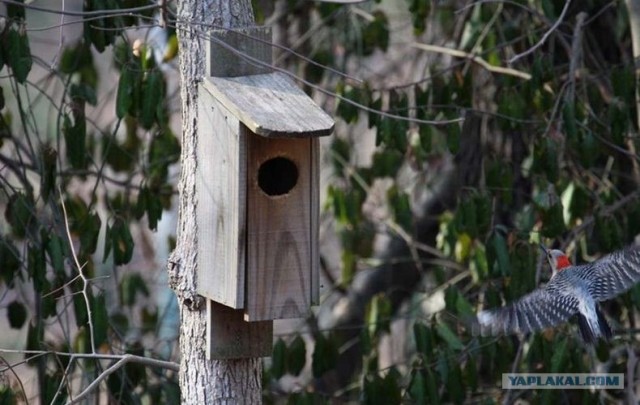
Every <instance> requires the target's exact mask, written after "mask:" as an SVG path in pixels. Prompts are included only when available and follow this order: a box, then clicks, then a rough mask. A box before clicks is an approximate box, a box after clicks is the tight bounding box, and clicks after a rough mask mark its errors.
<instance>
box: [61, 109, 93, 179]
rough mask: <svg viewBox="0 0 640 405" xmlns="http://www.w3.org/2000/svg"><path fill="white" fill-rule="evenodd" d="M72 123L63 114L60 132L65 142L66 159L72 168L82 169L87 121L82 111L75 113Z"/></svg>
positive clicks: (85, 156)
mask: <svg viewBox="0 0 640 405" xmlns="http://www.w3.org/2000/svg"><path fill="white" fill-rule="evenodd" d="M74 121H75V122H74V123H73V124H72V123H71V118H70V117H69V115H67V114H65V116H64V119H63V122H62V133H63V134H64V140H65V143H66V146H67V148H66V150H67V159H69V163H70V164H71V167H73V168H74V169H84V167H85V166H86V162H87V149H86V138H87V122H86V120H85V117H84V113H81V114H80V113H79V114H75V116H74Z"/></svg>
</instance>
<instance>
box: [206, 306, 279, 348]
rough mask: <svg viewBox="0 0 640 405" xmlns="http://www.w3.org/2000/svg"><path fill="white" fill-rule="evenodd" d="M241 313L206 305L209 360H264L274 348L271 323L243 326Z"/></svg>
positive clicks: (263, 322)
mask: <svg viewBox="0 0 640 405" xmlns="http://www.w3.org/2000/svg"><path fill="white" fill-rule="evenodd" d="M243 317H244V312H243V311H242V310H241V309H233V308H229V307H227V306H225V305H221V304H218V303H216V302H214V301H211V300H208V301H207V319H208V322H207V355H208V358H209V359H216V360H217V359H242V358H249V357H267V356H270V355H271V349H272V346H273V321H261V322H245V321H244V319H243Z"/></svg>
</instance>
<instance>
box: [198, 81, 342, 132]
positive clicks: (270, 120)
mask: <svg viewBox="0 0 640 405" xmlns="http://www.w3.org/2000/svg"><path fill="white" fill-rule="evenodd" d="M204 86H205V87H206V88H207V89H208V90H209V91H210V92H211V94H213V95H214V96H215V97H216V98H217V99H218V100H219V101H220V102H221V103H222V104H223V105H224V106H225V107H226V108H227V109H229V111H231V113H232V114H234V115H235V116H236V117H238V119H239V120H240V121H242V123H244V124H245V125H246V126H247V127H249V129H250V130H251V131H252V132H254V133H256V134H258V135H262V136H264V137H268V138H282V137H284V138H296V137H298V138H303V137H304V138H307V137H317V136H324V135H329V134H330V133H331V132H332V131H333V126H334V122H333V119H331V117H329V115H327V113H325V112H324V111H323V110H322V109H321V108H320V107H318V106H317V105H316V104H315V103H314V102H313V100H312V99H311V98H310V97H309V96H307V95H306V94H305V93H304V92H303V91H302V90H301V89H300V88H298V86H296V84H295V83H294V82H293V80H291V79H290V78H289V77H288V76H287V75H285V74H283V73H279V72H275V73H268V74H260V75H252V76H240V77H211V78H208V79H206V80H205V81H204Z"/></svg>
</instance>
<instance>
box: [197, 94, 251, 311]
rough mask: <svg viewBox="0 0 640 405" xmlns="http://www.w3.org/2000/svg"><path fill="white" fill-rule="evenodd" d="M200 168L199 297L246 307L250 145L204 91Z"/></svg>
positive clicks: (201, 101) (228, 114) (198, 188)
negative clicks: (247, 168)
mask: <svg viewBox="0 0 640 405" xmlns="http://www.w3.org/2000/svg"><path fill="white" fill-rule="evenodd" d="M199 98H200V100H199V102H198V109H199V112H198V116H199V122H198V130H199V134H198V137H199V140H198V146H197V149H196V153H197V161H198V168H197V173H196V196H197V200H198V204H197V208H196V215H197V218H198V274H197V277H198V280H197V286H198V294H201V295H202V296H204V297H207V298H209V299H212V300H215V301H217V302H219V303H222V304H225V305H228V306H230V307H232V308H242V307H243V306H244V280H245V248H246V242H245V232H246V216H245V214H246V205H245V204H246V164H247V163H246V144H245V142H246V140H245V138H244V135H243V134H241V131H240V127H241V126H242V124H240V122H239V121H238V120H237V119H236V118H235V117H234V116H233V115H232V114H230V113H229V111H227V110H226V109H225V108H224V107H223V106H222V105H220V103H218V102H217V101H216V100H215V98H214V97H213V96H212V95H211V94H210V93H209V92H208V91H207V90H206V89H204V88H203V87H202V86H200V90H199Z"/></svg>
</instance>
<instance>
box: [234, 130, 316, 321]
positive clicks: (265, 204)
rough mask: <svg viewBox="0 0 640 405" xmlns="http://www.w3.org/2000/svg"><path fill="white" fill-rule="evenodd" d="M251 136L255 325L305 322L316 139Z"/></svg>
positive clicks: (250, 313) (249, 308)
mask: <svg viewBox="0 0 640 405" xmlns="http://www.w3.org/2000/svg"><path fill="white" fill-rule="evenodd" d="M247 132H248V135H247V162H248V167H247V173H248V191H247V207H248V210H247V295H246V302H247V304H246V308H245V314H246V315H245V318H246V319H247V320H250V321H258V320H267V319H283V318H299V317H304V316H306V315H307V313H308V310H309V307H310V305H311V283H312V282H311V278H312V277H311V269H312V263H311V262H312V257H313V256H314V254H313V251H312V249H311V242H312V240H311V239H312V238H311V226H312V221H311V214H312V207H311V144H312V140H311V139H284V138H277V139H274V138H271V139H269V138H264V137H261V136H258V135H255V134H253V133H250V132H249V131H248V130H247Z"/></svg>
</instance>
